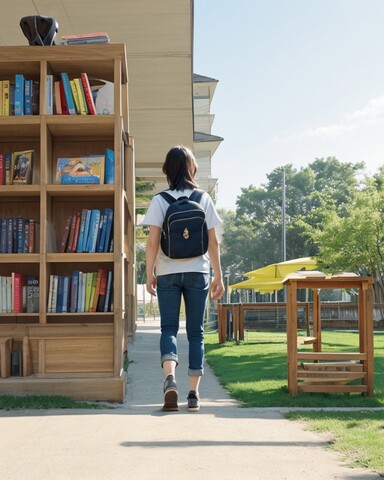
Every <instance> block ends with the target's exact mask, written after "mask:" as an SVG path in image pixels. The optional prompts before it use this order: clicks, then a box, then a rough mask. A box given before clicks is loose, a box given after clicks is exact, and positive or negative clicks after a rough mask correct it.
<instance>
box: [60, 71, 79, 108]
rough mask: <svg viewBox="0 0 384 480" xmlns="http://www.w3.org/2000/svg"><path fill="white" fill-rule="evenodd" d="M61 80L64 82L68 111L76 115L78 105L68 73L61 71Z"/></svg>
mask: <svg viewBox="0 0 384 480" xmlns="http://www.w3.org/2000/svg"><path fill="white" fill-rule="evenodd" d="M61 81H62V82H63V88H64V95H65V102H66V104H67V107H68V113H69V114H70V115H76V107H75V102H74V99H73V95H72V89H71V84H70V81H69V77H68V73H66V72H62V73H61Z"/></svg>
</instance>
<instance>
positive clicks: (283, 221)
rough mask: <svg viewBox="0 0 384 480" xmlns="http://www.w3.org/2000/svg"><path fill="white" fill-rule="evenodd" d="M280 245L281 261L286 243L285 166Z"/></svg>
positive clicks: (285, 258)
mask: <svg viewBox="0 0 384 480" xmlns="http://www.w3.org/2000/svg"><path fill="white" fill-rule="evenodd" d="M281 230H282V232H281V234H282V240H281V246H282V257H283V262H285V261H286V260H287V244H286V229H285V167H283V187H282V199H281Z"/></svg>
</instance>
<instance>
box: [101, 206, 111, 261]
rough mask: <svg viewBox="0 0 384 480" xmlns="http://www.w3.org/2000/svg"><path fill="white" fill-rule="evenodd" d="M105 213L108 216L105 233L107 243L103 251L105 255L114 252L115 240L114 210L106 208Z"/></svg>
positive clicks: (105, 242)
mask: <svg viewBox="0 0 384 480" xmlns="http://www.w3.org/2000/svg"><path fill="white" fill-rule="evenodd" d="M105 213H106V215H107V223H106V227H105V228H106V231H105V241H104V247H103V251H104V252H105V253H108V252H111V251H112V245H113V243H112V240H113V210H112V208H106V209H105Z"/></svg>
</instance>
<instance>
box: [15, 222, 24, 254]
mask: <svg viewBox="0 0 384 480" xmlns="http://www.w3.org/2000/svg"><path fill="white" fill-rule="evenodd" d="M25 223H26V220H25V218H21V217H19V218H18V219H17V252H16V253H23V252H24V235H25V231H24V228H25Z"/></svg>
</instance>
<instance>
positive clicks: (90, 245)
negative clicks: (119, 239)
mask: <svg viewBox="0 0 384 480" xmlns="http://www.w3.org/2000/svg"><path fill="white" fill-rule="evenodd" d="M100 217H101V213H100V210H98V209H97V208H94V209H92V212H91V220H90V222H89V234H88V241H87V249H86V251H87V252H90V253H94V252H95V251H96V242H97V234H98V231H99V223H100Z"/></svg>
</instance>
